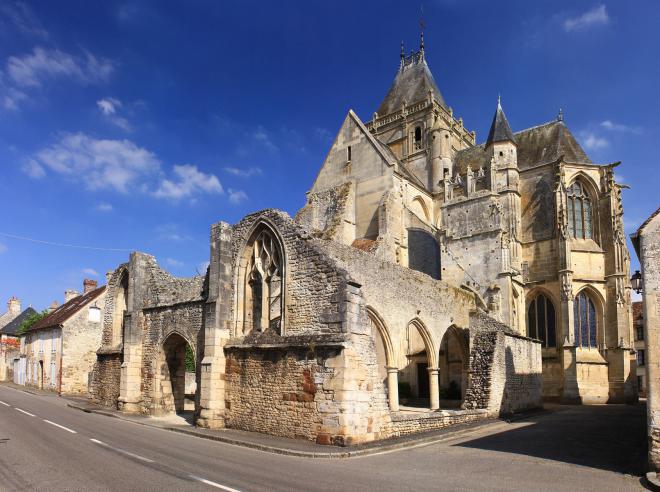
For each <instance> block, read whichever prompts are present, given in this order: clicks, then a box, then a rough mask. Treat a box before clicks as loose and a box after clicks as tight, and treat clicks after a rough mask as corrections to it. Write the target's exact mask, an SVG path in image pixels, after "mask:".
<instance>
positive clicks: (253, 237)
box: [234, 217, 287, 336]
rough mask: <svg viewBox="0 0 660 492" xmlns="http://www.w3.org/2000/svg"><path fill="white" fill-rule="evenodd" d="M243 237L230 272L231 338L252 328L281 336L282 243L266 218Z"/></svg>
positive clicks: (284, 261) (283, 294) (284, 281)
mask: <svg viewBox="0 0 660 492" xmlns="http://www.w3.org/2000/svg"><path fill="white" fill-rule="evenodd" d="M246 238H247V239H246V240H245V242H244V243H243V245H242V246H241V248H240V249H239V254H238V261H237V262H236V267H235V271H234V282H235V284H234V285H235V289H234V292H235V303H234V312H235V313H236V318H235V328H234V336H242V335H246V334H247V333H249V332H251V331H252V330H255V329H256V330H258V331H266V330H274V331H276V332H277V333H279V334H281V335H283V334H284V332H285V327H286V324H285V315H286V309H285V305H286V302H285V301H286V278H287V275H286V270H287V263H286V261H287V260H286V258H287V255H286V249H285V247H284V241H283V240H282V236H281V235H280V233H279V231H278V230H277V228H276V227H275V225H274V224H273V223H272V222H271V221H270V220H268V219H267V218H266V217H261V218H259V219H258V220H257V221H256V222H255V223H254V224H253V225H252V227H251V228H250V230H249V233H248V234H247V235H246Z"/></svg>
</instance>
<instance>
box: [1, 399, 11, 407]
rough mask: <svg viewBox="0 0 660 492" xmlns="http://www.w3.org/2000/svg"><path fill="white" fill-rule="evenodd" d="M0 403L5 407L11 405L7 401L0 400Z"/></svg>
mask: <svg viewBox="0 0 660 492" xmlns="http://www.w3.org/2000/svg"><path fill="white" fill-rule="evenodd" d="M0 405H4V406H6V407H10V406H11V405H10V404H9V403H5V402H4V401H1V400H0Z"/></svg>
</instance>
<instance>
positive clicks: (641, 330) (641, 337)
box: [636, 325, 644, 340]
mask: <svg viewBox="0 0 660 492" xmlns="http://www.w3.org/2000/svg"><path fill="white" fill-rule="evenodd" d="M636 330H637V340H644V326H643V325H642V326H638V327H637V328H636Z"/></svg>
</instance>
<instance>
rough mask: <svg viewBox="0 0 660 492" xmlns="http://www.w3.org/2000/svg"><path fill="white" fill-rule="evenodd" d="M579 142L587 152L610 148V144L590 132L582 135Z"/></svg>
mask: <svg viewBox="0 0 660 492" xmlns="http://www.w3.org/2000/svg"><path fill="white" fill-rule="evenodd" d="M581 140H582V143H583V144H584V146H585V147H586V148H587V150H600V149H604V148H606V147H609V146H610V142H609V141H608V140H607V139H605V138H603V137H599V136H598V135H596V134H595V133H592V132H585V133H583V134H582V138H581Z"/></svg>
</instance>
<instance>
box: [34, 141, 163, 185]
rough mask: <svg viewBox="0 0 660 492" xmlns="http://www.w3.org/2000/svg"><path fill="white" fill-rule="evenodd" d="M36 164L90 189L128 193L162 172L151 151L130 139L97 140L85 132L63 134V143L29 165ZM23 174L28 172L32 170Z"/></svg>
mask: <svg viewBox="0 0 660 492" xmlns="http://www.w3.org/2000/svg"><path fill="white" fill-rule="evenodd" d="M31 162H36V163H37V165H38V166H40V167H41V168H42V170H43V169H44V168H45V169H49V170H51V171H53V172H55V173H59V174H62V175H64V176H67V177H69V178H70V179H72V180H75V181H81V182H82V183H83V184H84V185H85V186H86V187H87V188H89V189H91V190H99V189H113V190H115V191H119V192H121V193H127V192H128V191H129V189H131V188H132V187H136V186H137V184H138V183H139V182H140V181H141V180H142V179H143V178H145V177H148V176H151V175H154V174H155V173H157V172H158V171H159V170H160V161H159V160H158V158H157V157H156V155H155V154H153V153H152V152H150V151H148V150H146V149H144V148H142V147H139V146H138V145H136V144H134V143H133V142H131V141H130V140H104V139H95V138H92V137H90V136H88V135H86V134H84V133H73V134H64V136H63V137H62V138H61V140H60V141H59V142H57V143H55V144H54V145H51V146H50V147H46V148H44V149H42V150H40V151H38V152H37V153H36V154H35V155H34V156H33V159H32V160H31V161H28V164H26V165H27V166H32V164H31ZM24 171H26V172H28V174H29V169H25V168H24Z"/></svg>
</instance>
